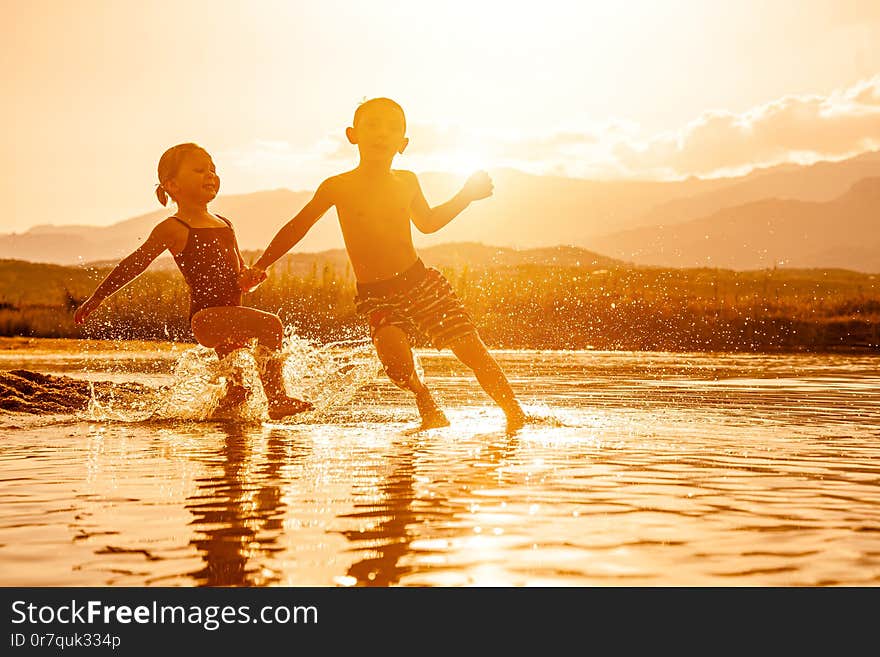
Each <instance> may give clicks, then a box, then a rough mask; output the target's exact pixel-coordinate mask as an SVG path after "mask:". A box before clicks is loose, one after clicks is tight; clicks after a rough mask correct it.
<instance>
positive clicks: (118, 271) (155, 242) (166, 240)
mask: <svg viewBox="0 0 880 657" xmlns="http://www.w3.org/2000/svg"><path fill="white" fill-rule="evenodd" d="M170 244H171V234H170V231H169V230H168V227H167V225H166V223H165V222H162V223H161V224H159V225H158V226H156V227H155V228H154V229H153V232H152V233H150V236H149V237H148V238H147V241H146V242H144V243H143V244H142V245H141V246H140V248H139V249H137V250H136V251H135V252H134V253H132V254H131V255H129V256H127V257H125V258H124V259H123V260H122V261H120V263H119V264H118V265H116V267H114V268H113V271H111V272H110V273H109V274H107V277H106V278H105V279H104V280H103V281H101V284H100V285H99V286H98V287H97V289H96V290H95V291H94V292H93V293H92V296H90V297H89V298H88V299H86V300H85V302H83V304H82V305H81V306H80V307H79V308H77V309H76V313H74V315H73V321H74V322H76V323H77V324H82V323H83V322H84V321H86V319H88V317H89V315H91V314H92V313H93V312H95V310H97V308H98V306H100V305H101V302H102V301H104V299H106V298H107V297H109V296H110V295H112V294H113V293H114V292H116V291H118V290H119V289H120V288H122V287H124V286H126V285H127V284H128V283H130V282H131V281H133V280H134V279H135V278H137V277H138V276H140V275H141V274H142V273H143V272H144V270H145V269H146V268H147V267H149V266H150V263H151V262H153V260H155V259H156V258H157V257H158V256H159V254H160V253H162V251H164V250H165V249H167V248H168V247H169V245H170Z"/></svg>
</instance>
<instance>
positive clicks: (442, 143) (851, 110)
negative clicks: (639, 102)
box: [221, 75, 880, 189]
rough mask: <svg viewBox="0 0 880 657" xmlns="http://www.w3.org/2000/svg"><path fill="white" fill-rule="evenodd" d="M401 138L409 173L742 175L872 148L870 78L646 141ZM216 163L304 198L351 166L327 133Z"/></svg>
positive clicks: (876, 113) (453, 130)
mask: <svg viewBox="0 0 880 657" xmlns="http://www.w3.org/2000/svg"><path fill="white" fill-rule="evenodd" d="M408 136H409V138H410V145H409V147H408V148H407V150H406V153H405V155H404V156H403V158H401V159H400V160H399V161H396V162H397V165H398V166H403V167H406V168H410V169H412V170H414V171H451V172H456V173H464V172H466V171H470V170H474V169H476V168H487V169H490V168H498V167H512V168H517V169H521V170H523V171H530V172H532V173H537V174H548V175H564V176H571V177H581V178H593V179H615V178H641V179H670V178H681V177H687V176H693V175H697V176H715V175H729V174H733V173H745V172H747V171H749V170H750V169H753V168H755V167H764V166H771V165H774V164H781V163H784V162H799V163H809V162H814V161H817V160H823V159H839V158H843V157H848V156H851V155H854V154H857V153H860V152H864V151H866V150H873V149H877V148H880V75H878V76H876V77H873V78H870V79H867V80H863V81H861V82H859V83H857V84H854V85H852V86H850V87H848V88H845V89H840V90H837V91H834V92H832V93H830V94H827V95H818V94H811V95H797V96H795V95H791V96H784V97H782V98H778V99H776V100H773V101H771V102H768V103H765V104H763V105H759V106H757V107H753V108H751V109H749V110H748V111H745V112H742V113H734V112H729V111H720V110H719V111H707V112H705V113H703V114H702V115H700V116H698V117H696V118H695V119H694V120H693V121H691V122H689V123H688V124H686V125H684V126H682V127H681V128H680V129H678V130H673V131H669V132H665V133H662V134H656V135H646V134H644V133H643V131H642V130H641V129H640V127H639V126H638V125H637V124H634V123H632V122H624V121H611V122H606V123H603V124H593V125H584V126H579V127H576V128H573V129H572V128H570V127H569V128H566V129H559V130H556V131H553V132H546V133H540V134H539V133H533V134H527V133H525V132H523V133H514V134H512V133H509V132H507V133H499V134H485V133H480V134H477V133H475V132H473V131H470V130H468V129H467V128H465V127H462V126H457V125H441V124H435V123H413V124H411V125H410V126H409V128H408ZM222 161H225V162H226V163H227V165H229V168H231V170H232V173H233V174H234V179H236V176H237V180H238V183H239V184H237V185H234V186H236V187H238V188H240V189H243V188H246V187H248V186H249V185H250V186H253V185H256V186H257V187H262V188H265V187H266V186H267V185H278V186H286V187H297V186H299V188H307V187H314V186H315V185H317V184H318V183H319V182H320V181H321V180H322V179H323V178H325V177H327V176H328V175H332V174H334V173H338V172H340V171H343V170H346V169H348V168H350V167H351V166H353V165H354V164H355V163H356V162H357V153H356V149H355V147H353V146H352V145H351V144H349V143H348V142H347V141H346V139H345V138H344V136H342V135H339V134H335V133H334V134H333V135H327V136H325V137H323V138H321V139H319V140H317V141H315V142H314V143H312V144H310V145H306V146H294V145H292V144H290V143H288V142H283V141H270V140H265V141H257V142H253V143H251V144H248V145H246V146H244V147H242V148H239V149H236V150H234V151H229V152H228V153H226V154H224V157H223V158H222ZM221 173H222V172H221ZM260 183H261V184H260Z"/></svg>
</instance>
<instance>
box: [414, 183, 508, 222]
mask: <svg viewBox="0 0 880 657" xmlns="http://www.w3.org/2000/svg"><path fill="white" fill-rule="evenodd" d="M411 175H412V177H413V181H414V183H415V193H414V194H413V200H412V204H411V207H410V210H411V211H412V218H413V223H414V224H415V226H416V228H418V229H419V230H420V231H421V232H423V233H434V232H437V231H438V230H440V229H441V228H443V226H445V225H446V224H448V223H449V222H450V221H452V220H453V219H455V217H457V216H458V215H459V213H460V212H461V211H462V210H464V209H465V208H466V207H467V206H469V205H470V204H471V203H472V202H473V201H477V200H479V199H481V198H487V197H489V196H492V190H493V186H492V179H491V178H489V174H488V173H486V172H485V171H477V172H476V173H475V174H473V175H472V176H471V177H470V178H468V179H467V182H465V184H464V187H462V188H461V191H459V192H458V194H456V195H455V196H453V197H452V198H451V199H449V200H448V201H446V203H442V204H440V205H438V206H436V207H433V208H432V207H430V206H429V205H428V202H427V201H426V200H425V196H424V194H422V188H421V186H420V185H419V179H418V178H417V177H416V175H415V174H414V173H413V174H411Z"/></svg>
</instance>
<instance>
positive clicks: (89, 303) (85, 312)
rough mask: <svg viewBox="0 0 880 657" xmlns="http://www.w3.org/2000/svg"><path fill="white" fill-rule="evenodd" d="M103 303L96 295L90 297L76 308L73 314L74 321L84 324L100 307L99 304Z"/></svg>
mask: <svg viewBox="0 0 880 657" xmlns="http://www.w3.org/2000/svg"><path fill="white" fill-rule="evenodd" d="M100 305H101V302H100V301H96V300H95V299H94V297H89V298H88V299H86V300H85V301H84V302H83V304H82V305H81V306H80V307H79V308H77V309H76V312H75V313H74V314H73V321H74V323H76V324H82V323H83V322H84V321H86V320H87V319H88V317H89V315H91V314H92V313H93V312H95V310H97V309H98V306H100Z"/></svg>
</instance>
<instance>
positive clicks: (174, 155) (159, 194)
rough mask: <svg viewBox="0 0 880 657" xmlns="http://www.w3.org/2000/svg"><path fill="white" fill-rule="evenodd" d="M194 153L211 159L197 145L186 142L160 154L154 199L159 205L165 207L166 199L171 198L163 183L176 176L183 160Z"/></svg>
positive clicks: (206, 152) (172, 198)
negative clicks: (157, 181)
mask: <svg viewBox="0 0 880 657" xmlns="http://www.w3.org/2000/svg"><path fill="white" fill-rule="evenodd" d="M194 151H202V153H204V154H205V155H207V156H208V157H211V156H210V154H209V153H208V151H206V150H205V149H204V148H202V147H201V146H199V145H198V144H194V143H192V142H187V143H185V144H177V146H172V147H171V148H169V149H168V150H167V151H165V152H164V153H162V157H160V158H159V167H158V173H159V184H158V185H156V198H158V199H159V203H161V204H162V205H167V204H168V197H169V196H171V193H170V192H169V191H168V190H167V189H165V183H167V182H168V181H169V180H171V179H172V178H174V176H176V175H177V172H178V171H180V165H181V163H182V162H183V158H185V157H186V156H187V155H189V154H190V153H192V152H194ZM171 200H172V201H173V200H174V197H173V196H171Z"/></svg>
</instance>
